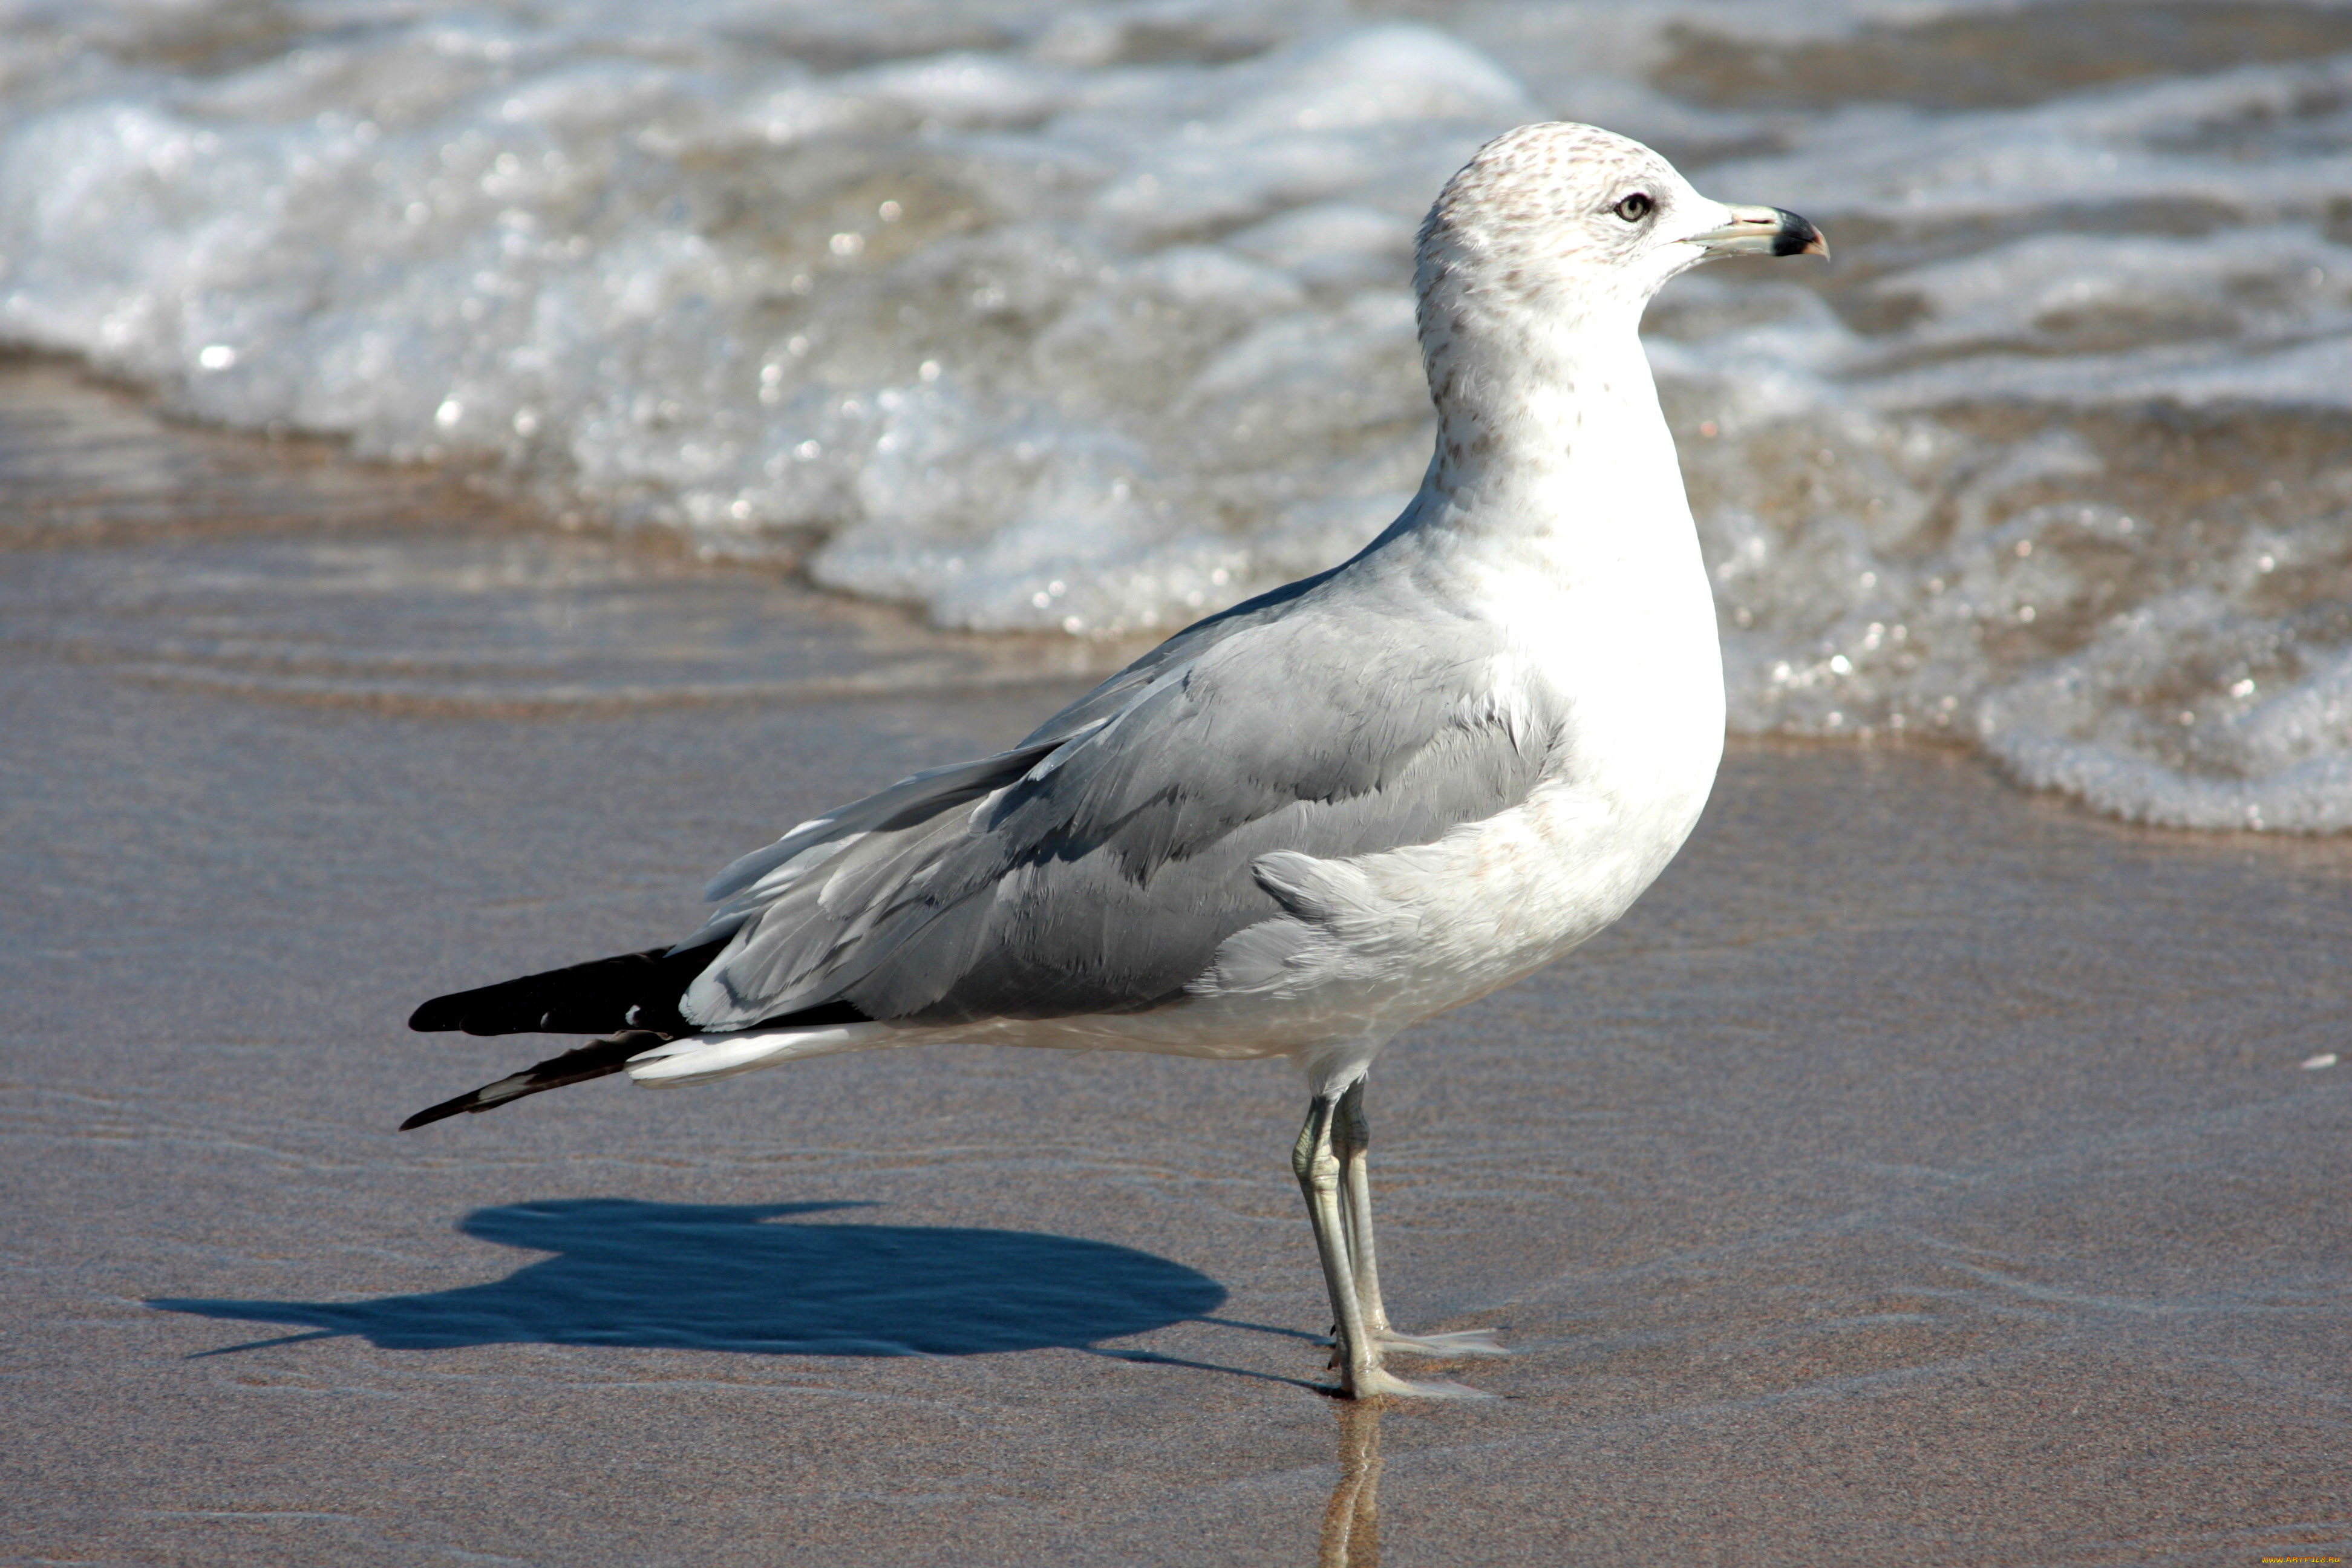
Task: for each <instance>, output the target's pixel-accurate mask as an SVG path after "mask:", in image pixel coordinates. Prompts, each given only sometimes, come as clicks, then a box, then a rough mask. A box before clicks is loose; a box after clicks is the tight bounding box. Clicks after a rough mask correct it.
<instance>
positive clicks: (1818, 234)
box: [1772, 212, 1830, 256]
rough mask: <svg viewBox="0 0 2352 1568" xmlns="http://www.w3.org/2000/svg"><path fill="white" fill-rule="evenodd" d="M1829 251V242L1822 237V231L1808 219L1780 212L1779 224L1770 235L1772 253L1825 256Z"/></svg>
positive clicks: (1778, 254) (1776, 254) (1779, 254)
mask: <svg viewBox="0 0 2352 1568" xmlns="http://www.w3.org/2000/svg"><path fill="white" fill-rule="evenodd" d="M1829 253H1830V242H1829V241H1828V240H1826V239H1823V238H1822V231H1821V230H1820V229H1817V228H1815V227H1814V226H1812V224H1811V222H1810V221H1809V220H1807V219H1805V218H1801V217H1799V216H1797V215H1796V214H1795V213H1792V212H1784V213H1781V214H1780V227H1779V228H1778V229H1777V230H1775V231H1774V232H1773V235H1772V254H1773V255H1775V256H1827V255H1828V254H1829Z"/></svg>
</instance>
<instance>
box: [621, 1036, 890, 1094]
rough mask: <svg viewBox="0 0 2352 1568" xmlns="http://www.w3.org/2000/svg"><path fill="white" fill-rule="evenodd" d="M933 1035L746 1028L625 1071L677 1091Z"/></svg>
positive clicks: (649, 1056) (657, 1053)
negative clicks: (806, 1059)
mask: <svg viewBox="0 0 2352 1568" xmlns="http://www.w3.org/2000/svg"><path fill="white" fill-rule="evenodd" d="M934 1033H935V1032H934V1031H932V1030H929V1029H908V1028H902V1027H900V1026H898V1025H895V1024H832V1025H827V1026H823V1027H820V1028H813V1029H746V1030H743V1031H742V1032H740V1033H739V1034H729V1035H688V1036H687V1037H685V1038H683V1039H677V1040H672V1041H670V1042H669V1043H668V1044H667V1045H662V1046H656V1047H654V1048H653V1049H652V1050H649V1051H646V1052H645V1053H644V1054H643V1055H641V1056H635V1057H631V1058H629V1061H628V1068H627V1071H628V1074H629V1076H630V1077H631V1078H633V1079H635V1080H636V1081H637V1082H639V1083H641V1084H644V1085H645V1086H646V1088H647V1089H676V1088H677V1087H679V1086H680V1085H682V1084H689V1083H713V1082H716V1081H717V1080H718V1079H722V1078H733V1077H734V1076H735V1075H736V1074H737V1073H742V1072H751V1071H753V1070H754V1069H756V1068H765V1067H774V1066H775V1065H776V1064H777V1063H779V1062H793V1061H799V1060H801V1059H802V1058H804V1057H829V1056H832V1055H834V1054H835V1052H839V1051H870V1050H875V1049H877V1048H879V1047H885V1046H903V1045H912V1044H914V1043H915V1042H916V1041H918V1040H927V1039H930V1038H932V1037H933V1036H934Z"/></svg>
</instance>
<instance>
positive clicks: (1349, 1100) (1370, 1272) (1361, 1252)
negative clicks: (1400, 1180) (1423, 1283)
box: [1331, 1079, 1389, 1339]
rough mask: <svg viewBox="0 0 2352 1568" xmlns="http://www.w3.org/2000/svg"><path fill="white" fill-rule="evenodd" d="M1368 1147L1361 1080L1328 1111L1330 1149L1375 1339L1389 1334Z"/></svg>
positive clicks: (1362, 1303)
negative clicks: (1374, 1229) (1366, 1164)
mask: <svg viewBox="0 0 2352 1568" xmlns="http://www.w3.org/2000/svg"><path fill="white" fill-rule="evenodd" d="M1371 1147H1372V1124H1371V1121H1370V1119H1369V1118H1367V1117H1366V1116H1365V1115H1364V1080H1363V1079H1357V1080H1356V1081H1355V1082H1353V1083H1351V1084H1349V1086H1348V1087H1347V1089H1346V1090H1345V1091H1344V1092H1343V1093H1341V1095H1340V1096H1339V1106H1338V1108H1337V1109H1336V1110H1334V1111H1333V1112H1332V1116H1331V1150H1332V1152H1333V1153H1335V1154H1337V1155H1338V1156H1339V1216H1340V1220H1341V1223H1342V1224H1343V1225H1344V1226H1345V1227H1346V1231H1347V1237H1348V1262H1349V1266H1350V1269H1351V1272H1352V1275H1353V1277H1354V1279H1355V1285H1356V1307H1357V1310H1359V1311H1360V1312H1362V1313H1363V1316H1364V1327H1365V1328H1366V1329H1367V1330H1369V1331H1370V1332H1371V1334H1372V1336H1373V1337H1374V1338H1375V1339H1385V1338H1387V1337H1388V1334H1389V1310H1388V1308H1387V1307H1386V1306H1385V1305H1383V1304H1382V1302H1381V1268H1380V1262H1379V1259H1378V1258H1376V1257H1375V1256H1374V1254H1373V1250H1372V1184H1371V1179H1370V1176H1368V1175H1367V1174H1366V1173H1365V1170H1364V1156H1365V1155H1366V1154H1367V1153H1369V1152H1370V1150H1371Z"/></svg>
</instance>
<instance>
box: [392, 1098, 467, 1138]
mask: <svg viewBox="0 0 2352 1568" xmlns="http://www.w3.org/2000/svg"><path fill="white" fill-rule="evenodd" d="M481 1092H482V1091H481V1090H480V1089H467V1091H466V1092H465V1093H463V1094H461V1095H459V1096H458V1097H457V1099H455V1100H443V1101H442V1102H441V1103H440V1104H438V1105H433V1106H427V1107H426V1108H425V1109H424V1110H420V1111H418V1112H417V1113H416V1114H415V1115H414V1116H412V1117H410V1118H409V1119H408V1120H407V1121H404V1122H402V1123H401V1124H400V1130H401V1131H403V1132H414V1131H416V1130H417V1129H418V1128H420V1127H430V1126H431V1125H433V1123H435V1122H436V1121H445V1120H446V1119H447V1118H449V1117H452V1116H455V1115H457V1113H458V1112H460V1111H464V1110H475V1109H476V1106H475V1100H476V1099H477V1097H478V1096H479V1095H480V1094H481Z"/></svg>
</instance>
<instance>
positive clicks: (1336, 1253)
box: [1290, 1094, 1380, 1399]
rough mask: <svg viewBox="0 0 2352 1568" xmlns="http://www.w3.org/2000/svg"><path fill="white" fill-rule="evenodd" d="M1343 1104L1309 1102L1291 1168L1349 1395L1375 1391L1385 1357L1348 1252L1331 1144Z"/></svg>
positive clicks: (1344, 1387) (1336, 1360) (1321, 1098)
mask: <svg viewBox="0 0 2352 1568" xmlns="http://www.w3.org/2000/svg"><path fill="white" fill-rule="evenodd" d="M1338 1110H1339V1101H1338V1100H1333V1099H1329V1098H1327V1097H1326V1096H1323V1095H1319V1094H1318V1095H1317V1096H1316V1097H1315V1099H1314V1100H1312V1101H1310V1102H1309V1103H1308V1105H1307V1122H1306V1125H1304V1126H1302V1127H1301V1128H1299V1130H1298V1142H1297V1143H1296V1144H1295V1145H1293V1146H1292V1148H1291V1151H1290V1170H1291V1173H1292V1174H1294V1175H1296V1176H1297V1178H1298V1190H1299V1192H1300V1193H1302V1194H1305V1196H1306V1198H1307V1224H1308V1225H1310V1226H1313V1227H1314V1230H1315V1252H1316V1256H1317V1257H1318V1258H1321V1259H1322V1263H1323V1284H1324V1287H1325V1289H1328V1290H1329V1291H1330V1293H1331V1319H1332V1333H1331V1337H1332V1339H1333V1340H1334V1341H1335V1342H1336V1343H1335V1344H1334V1345H1333V1347H1332V1351H1333V1354H1332V1358H1331V1359H1332V1363H1333V1364H1334V1365H1336V1366H1337V1367H1338V1368H1339V1387H1340V1391H1341V1392H1342V1393H1345V1394H1348V1395H1349V1397H1350V1398H1355V1399H1360V1398H1362V1397H1363V1396H1364V1395H1365V1394H1368V1393H1370V1392H1371V1390H1370V1388H1369V1387H1368V1386H1367V1385H1368V1384H1370V1382H1371V1381H1372V1375H1371V1374H1372V1373H1375V1372H1376V1371H1378V1370H1379V1366H1380V1362H1379V1359H1378V1357H1377V1355H1376V1354H1375V1352H1373V1350H1372V1344H1371V1340H1370V1337H1369V1336H1368V1335H1367V1334H1366V1333H1365V1331H1364V1319H1363V1313H1362V1312H1361V1311H1360V1310H1359V1309H1358V1307H1357V1305H1356V1270H1355V1264H1354V1262H1353V1261H1352V1260H1351V1259H1350V1258H1349V1255H1348V1224H1347V1219H1346V1217H1345V1213H1344V1211H1343V1209H1342V1207H1341V1205H1340V1202H1339V1155H1338V1154H1337V1153H1335V1152H1333V1151H1332V1148H1331V1122H1332V1120H1333V1118H1334V1116H1335V1115H1336V1114H1337V1112H1338Z"/></svg>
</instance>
